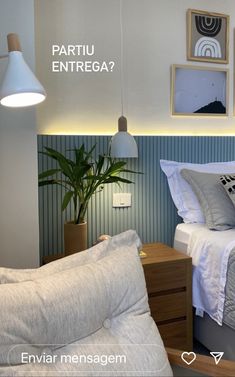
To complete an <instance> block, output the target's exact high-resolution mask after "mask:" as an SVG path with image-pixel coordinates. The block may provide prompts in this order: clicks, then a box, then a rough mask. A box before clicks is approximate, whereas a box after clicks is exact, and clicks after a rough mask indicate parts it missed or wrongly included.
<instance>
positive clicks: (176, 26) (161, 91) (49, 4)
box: [35, 0, 235, 135]
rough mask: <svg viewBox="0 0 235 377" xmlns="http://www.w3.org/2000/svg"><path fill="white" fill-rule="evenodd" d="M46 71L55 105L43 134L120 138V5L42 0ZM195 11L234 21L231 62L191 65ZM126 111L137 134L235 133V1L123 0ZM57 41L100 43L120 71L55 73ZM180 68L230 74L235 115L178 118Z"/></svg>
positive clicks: (41, 125)
mask: <svg viewBox="0 0 235 377" xmlns="http://www.w3.org/2000/svg"><path fill="white" fill-rule="evenodd" d="M35 6H36V8H35V12H36V45H37V49H36V50H37V54H38V55H37V56H38V59H37V61H38V62H39V64H38V73H39V75H40V78H41V79H42V81H43V82H44V83H45V85H46V86H47V90H48V100H47V101H46V102H45V103H44V104H43V105H42V106H41V107H40V109H39V111H38V132H39V133H45V134H50V133H55V134H112V133H113V132H114V131H115V130H116V127H117V118H118V116H119V115H120V72H119V68H120V43H119V42H120V36H119V33H120V26H119V1H118V0H99V1H97V0H69V1H67V0H50V1H48V0H35ZM188 8H193V9H201V10H208V11H211V12H219V13H225V14H228V15H230V43H229V45H230V63H229V65H222V64H213V63H207V64H206V63H198V62H196V63H193V62H189V61H187V60H186V11H187V9H188ZM123 11H124V17H123V24H124V39H125V46H124V58H125V59H124V60H125V61H124V65H125V67H124V73H125V113H126V115H127V116H128V124H129V130H130V131H131V132H133V133H134V134H141V135H144V134H150V135H151V134H156V135H158V134H164V135H174V134H179V135H180V134H186V135H194V134H195V135H203V134H206V135H207V134H217V135H221V134H233V135H234V134H235V127H234V119H233V98H232V95H233V29H234V25H235V1H234V0H224V1H221V0H213V1H212V0H123ZM53 43H54V44H55V43H60V44H62V43H64V44H85V43H90V44H94V45H95V49H96V54H95V58H96V59H98V60H108V61H109V60H113V61H115V67H114V72H113V73H70V74H69V73H63V74H62V73H52V72H51V62H52V60H53V57H52V55H51V46H52V44H53ZM172 64H188V65H192V64H194V65H201V66H203V65H204V66H207V67H210V66H211V67H219V68H222V67H223V68H229V69H230V78H229V116H228V117H222V118H221V117H218V118H215V117H212V118H208V117H204V118H203V117H200V118H198V117H172V116H171V113H170V67H171V65H172Z"/></svg>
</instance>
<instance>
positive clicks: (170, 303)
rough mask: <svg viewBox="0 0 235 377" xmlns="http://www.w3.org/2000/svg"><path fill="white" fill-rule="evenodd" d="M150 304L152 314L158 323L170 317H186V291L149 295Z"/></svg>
mask: <svg viewBox="0 0 235 377" xmlns="http://www.w3.org/2000/svg"><path fill="white" fill-rule="evenodd" d="M149 306H150V309H151V315H152V317H153V319H154V320H155V322H157V323H158V322H162V321H168V320H169V319H176V318H182V317H186V314H187V298H186V292H185V291H183V292H177V293H171V294H167V295H162V296H153V297H149Z"/></svg>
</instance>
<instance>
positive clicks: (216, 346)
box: [174, 223, 235, 360]
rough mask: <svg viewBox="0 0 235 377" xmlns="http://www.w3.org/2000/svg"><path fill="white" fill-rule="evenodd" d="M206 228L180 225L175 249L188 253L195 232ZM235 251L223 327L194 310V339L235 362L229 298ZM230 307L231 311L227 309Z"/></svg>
mask: <svg viewBox="0 0 235 377" xmlns="http://www.w3.org/2000/svg"><path fill="white" fill-rule="evenodd" d="M204 228H206V225H204V224H184V223H182V224H178V225H177V227H176V230H175V236H174V248H175V249H176V250H179V251H182V252H184V253H187V248H188V245H189V241H190V237H191V235H192V234H193V232H196V233H197V232H199V231H200V230H201V229H204ZM211 232H212V231H211ZM234 261H235V251H234V250H233V251H232V252H231V253H230V256H229V261H228V277H230V276H231V277H230V278H229V279H228V281H229V284H230V285H229V286H228V285H227V286H226V290H225V292H226V298H227V300H226V299H225V318H223V325H222V326H220V325H218V324H217V323H216V322H215V321H214V320H213V319H211V318H210V316H209V315H208V314H206V313H204V315H203V317H201V316H200V315H196V313H195V310H194V337H195V338H196V339H197V340H198V341H199V342H200V343H202V344H203V345H204V346H205V347H207V348H208V349H209V350H210V351H216V350H221V351H224V355H225V357H226V358H227V359H230V360H235V351H234V350H235V328H234V324H233V323H229V319H230V316H231V313H232V312H233V313H234V314H233V317H232V318H233V319H234V315H235V305H234V303H233V304H231V305H230V303H229V302H228V301H229V298H228V293H227V292H228V291H232V292H235V290H234V287H233V281H234V277H235V274H234V272H235V269H234V267H235V266H234ZM228 306H229V310H228V309H227V307H228Z"/></svg>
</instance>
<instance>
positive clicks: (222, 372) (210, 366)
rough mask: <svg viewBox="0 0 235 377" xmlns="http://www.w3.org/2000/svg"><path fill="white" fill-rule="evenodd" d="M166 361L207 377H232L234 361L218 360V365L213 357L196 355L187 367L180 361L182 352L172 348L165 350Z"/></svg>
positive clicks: (234, 374)
mask: <svg viewBox="0 0 235 377" xmlns="http://www.w3.org/2000/svg"><path fill="white" fill-rule="evenodd" d="M166 351H167V355H168V359H169V361H170V363H171V364H174V365H178V366H181V367H183V368H187V369H191V370H193V371H196V372H200V373H205V374H206V375H208V376H221V377H224V376H226V377H230V376H231V377H234V376H235V361H229V360H222V359H221V360H220V362H219V364H217V365H216V364H215V361H214V359H213V357H209V356H203V355H199V354H197V357H196V359H195V360H194V362H193V363H192V364H190V365H187V364H186V363H185V362H184V361H183V360H182V359H181V354H182V352H183V351H180V350H176V349H174V348H166Z"/></svg>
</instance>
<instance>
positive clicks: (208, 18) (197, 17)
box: [187, 9, 229, 64]
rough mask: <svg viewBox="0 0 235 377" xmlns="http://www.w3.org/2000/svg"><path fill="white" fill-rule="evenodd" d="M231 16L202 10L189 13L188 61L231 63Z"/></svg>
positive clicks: (192, 10)
mask: <svg viewBox="0 0 235 377" xmlns="http://www.w3.org/2000/svg"><path fill="white" fill-rule="evenodd" d="M228 45H229V16H227V15H225V14H220V13H211V12H206V11H202V10H195V9H188V12H187V59H188V60H194V61H200V62H211V63H221V64H227V63H228V62H229V48H228V47H229V46H228Z"/></svg>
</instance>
